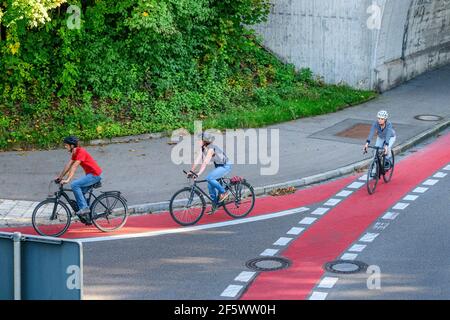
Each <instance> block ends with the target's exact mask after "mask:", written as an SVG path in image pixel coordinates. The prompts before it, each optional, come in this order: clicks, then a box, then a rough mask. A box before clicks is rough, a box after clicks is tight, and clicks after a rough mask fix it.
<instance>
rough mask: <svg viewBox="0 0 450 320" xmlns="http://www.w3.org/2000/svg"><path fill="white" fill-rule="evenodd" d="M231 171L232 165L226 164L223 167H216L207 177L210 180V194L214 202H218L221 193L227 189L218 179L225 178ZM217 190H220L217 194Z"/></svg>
mask: <svg viewBox="0 0 450 320" xmlns="http://www.w3.org/2000/svg"><path fill="white" fill-rule="evenodd" d="M230 171H231V165H230V164H226V165H224V166H223V167H217V168H215V169H214V170H213V171H211V172H210V173H209V174H208V176H207V177H206V180H207V181H208V190H209V196H210V197H211V199H212V200H213V203H214V204H217V201H218V199H219V195H221V194H222V193H225V189H224V188H223V187H222V185H221V184H220V183H219V181H217V179H220V178H223V177H224V176H225V175H226V174H228V173H229V172H230ZM217 192H219V194H217Z"/></svg>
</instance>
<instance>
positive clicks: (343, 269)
mask: <svg viewBox="0 0 450 320" xmlns="http://www.w3.org/2000/svg"><path fill="white" fill-rule="evenodd" d="M367 267H368V265H367V264H366V263H364V262H361V261H353V260H338V261H332V262H328V263H327V264H325V269H326V270H327V271H329V272H333V273H347V274H348V273H359V272H365V271H366V270H367Z"/></svg>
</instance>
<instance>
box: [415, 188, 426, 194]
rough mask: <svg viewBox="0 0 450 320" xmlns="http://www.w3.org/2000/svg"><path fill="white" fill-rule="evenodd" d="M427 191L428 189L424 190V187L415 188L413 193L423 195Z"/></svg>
mask: <svg viewBox="0 0 450 320" xmlns="http://www.w3.org/2000/svg"><path fill="white" fill-rule="evenodd" d="M427 191H428V188H424V187H417V188H415V189H414V190H413V192H415V193H425V192H427Z"/></svg>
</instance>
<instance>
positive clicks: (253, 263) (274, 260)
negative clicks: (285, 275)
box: [245, 257, 291, 271]
mask: <svg viewBox="0 0 450 320" xmlns="http://www.w3.org/2000/svg"><path fill="white" fill-rule="evenodd" d="M245 265H246V266H247V268H249V269H251V270H255V271H275V270H281V269H286V268H289V266H290V265H291V261H289V260H288V259H286V258H279V257H267V258H256V259H252V260H249V261H247V263H246V264H245Z"/></svg>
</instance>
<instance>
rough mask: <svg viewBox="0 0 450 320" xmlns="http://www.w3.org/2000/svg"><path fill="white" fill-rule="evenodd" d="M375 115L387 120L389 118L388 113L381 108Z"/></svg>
mask: <svg viewBox="0 0 450 320" xmlns="http://www.w3.org/2000/svg"><path fill="white" fill-rule="evenodd" d="M377 117H378V118H380V119H385V120H387V119H388V118H389V113H388V112H387V111H386V110H381V111H379V112H378V115H377Z"/></svg>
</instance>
